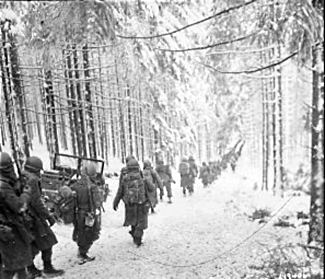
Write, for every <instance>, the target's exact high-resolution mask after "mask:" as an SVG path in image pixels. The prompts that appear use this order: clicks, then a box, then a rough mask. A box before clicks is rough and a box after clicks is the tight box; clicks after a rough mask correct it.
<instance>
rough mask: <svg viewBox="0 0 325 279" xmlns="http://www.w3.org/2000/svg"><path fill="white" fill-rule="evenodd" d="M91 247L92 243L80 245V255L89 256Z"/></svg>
mask: <svg viewBox="0 0 325 279" xmlns="http://www.w3.org/2000/svg"><path fill="white" fill-rule="evenodd" d="M91 245H92V244H90V243H87V244H83V245H79V254H80V255H87V253H88V251H89V249H90V247H91Z"/></svg>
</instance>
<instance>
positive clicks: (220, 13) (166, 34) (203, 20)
mask: <svg viewBox="0 0 325 279" xmlns="http://www.w3.org/2000/svg"><path fill="white" fill-rule="evenodd" d="M254 2H257V0H251V1H249V2H247V3H244V4H242V5H238V6H234V7H231V8H228V9H226V10H223V11H221V12H219V13H216V14H214V15H212V16H209V17H206V18H203V19H201V20H199V21H196V22H193V23H190V24H188V25H185V26H183V27H181V28H178V29H175V30H173V31H171V32H166V33H162V34H157V35H152V36H124V35H118V34H117V35H116V36H117V37H119V38H121V39H153V38H160V37H164V36H170V35H173V34H175V33H178V32H180V31H183V30H185V29H187V28H190V27H192V26H194V25H198V24H201V23H203V22H205V21H209V20H211V19H213V18H215V17H218V16H220V15H223V14H226V13H229V12H231V11H234V10H237V9H240V8H242V7H245V6H248V5H250V4H252V3H254Z"/></svg>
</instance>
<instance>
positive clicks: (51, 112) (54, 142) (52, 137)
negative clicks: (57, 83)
mask: <svg viewBox="0 0 325 279" xmlns="http://www.w3.org/2000/svg"><path fill="white" fill-rule="evenodd" d="M44 99H45V100H44V101H45V103H44V104H45V107H46V110H45V111H46V119H47V123H46V125H47V127H48V129H47V132H48V134H47V135H46V136H47V137H49V144H50V147H49V151H50V158H51V159H52V160H51V164H53V158H54V154H55V153H59V139H58V132H57V121H56V109H55V100H54V92H53V82H52V72H51V71H50V70H47V71H45V83H44Z"/></svg>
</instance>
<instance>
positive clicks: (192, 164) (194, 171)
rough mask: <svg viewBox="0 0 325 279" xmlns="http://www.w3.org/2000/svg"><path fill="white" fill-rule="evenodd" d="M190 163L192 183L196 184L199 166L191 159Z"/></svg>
mask: <svg viewBox="0 0 325 279" xmlns="http://www.w3.org/2000/svg"><path fill="white" fill-rule="evenodd" d="M189 164H190V174H191V180H192V183H193V184H194V183H195V178H196V177H197V175H198V167H197V165H196V164H195V161H192V160H191V161H189Z"/></svg>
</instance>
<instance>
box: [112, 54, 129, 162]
mask: <svg viewBox="0 0 325 279" xmlns="http://www.w3.org/2000/svg"><path fill="white" fill-rule="evenodd" d="M114 62H115V75H116V85H117V93H118V97H119V98H121V97H122V96H121V91H120V80H119V76H118V70H117V61H116V57H115V60H114ZM118 108H119V116H120V127H121V139H120V142H121V159H122V162H123V163H124V162H125V158H126V138H125V125H124V113H123V106H122V102H121V101H119V105H118Z"/></svg>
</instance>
